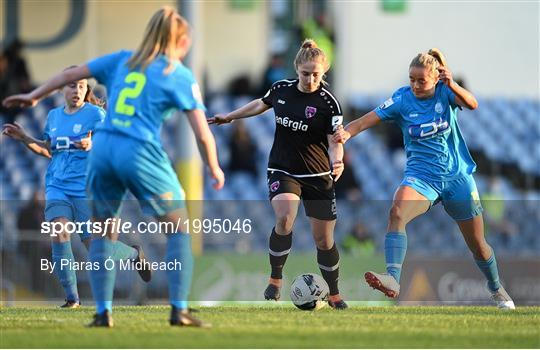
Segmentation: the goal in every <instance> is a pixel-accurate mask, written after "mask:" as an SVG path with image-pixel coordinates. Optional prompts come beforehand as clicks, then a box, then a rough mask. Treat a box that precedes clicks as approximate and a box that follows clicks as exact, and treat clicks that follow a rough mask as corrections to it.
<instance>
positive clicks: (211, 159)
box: [186, 109, 225, 190]
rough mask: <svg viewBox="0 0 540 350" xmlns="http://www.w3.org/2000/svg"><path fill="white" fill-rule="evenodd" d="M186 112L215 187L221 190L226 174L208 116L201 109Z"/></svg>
mask: <svg viewBox="0 0 540 350" xmlns="http://www.w3.org/2000/svg"><path fill="white" fill-rule="evenodd" d="M186 114H187V116H188V120H189V124H190V125H191V128H192V129H193V133H194V134H195V139H196V140H197V146H198V148H199V153H200V154H201V157H202V159H203V161H204V163H205V164H206V165H207V166H208V169H209V170H210V174H211V176H212V178H213V179H214V188H215V189H216V190H220V189H221V188H223V185H224V184H225V175H224V174H223V171H222V170H221V167H220V166H219V162H218V158H217V150H216V141H215V139H214V135H212V132H211V131H210V128H208V124H207V122H206V116H205V115H204V112H203V111H202V110H200V109H194V110H190V111H186Z"/></svg>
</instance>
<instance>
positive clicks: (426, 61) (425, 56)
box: [409, 48, 447, 76]
mask: <svg viewBox="0 0 540 350" xmlns="http://www.w3.org/2000/svg"><path fill="white" fill-rule="evenodd" d="M446 66H447V62H446V58H445V57H444V55H443V53H442V52H441V50H439V49H436V48H433V49H430V50H429V51H428V52H426V53H419V54H418V55H416V57H414V58H413V60H412V61H411V64H410V65H409V68H412V67H420V68H426V69H427V70H428V71H429V72H430V73H431V74H432V75H433V76H438V74H439V72H438V69H439V67H446Z"/></svg>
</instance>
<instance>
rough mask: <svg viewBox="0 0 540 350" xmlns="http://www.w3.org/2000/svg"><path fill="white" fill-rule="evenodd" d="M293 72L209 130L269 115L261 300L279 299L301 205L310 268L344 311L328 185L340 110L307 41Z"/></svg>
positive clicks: (336, 154)
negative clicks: (268, 214)
mask: <svg viewBox="0 0 540 350" xmlns="http://www.w3.org/2000/svg"><path fill="white" fill-rule="evenodd" d="M294 66H295V69H296V72H297V74H298V78H297V79H294V80H280V81H278V82H276V83H274V84H273V85H272V87H271V88H270V90H268V92H267V93H266V95H264V97H263V98H261V99H256V100H253V101H251V102H250V103H248V104H246V105H245V106H243V107H240V108H239V109H237V110H235V111H233V112H230V113H228V114H218V115H216V116H214V117H213V118H211V119H209V123H211V124H218V125H221V124H226V123H230V122H232V121H233V120H235V119H241V118H248V117H252V116H255V115H259V114H261V113H263V112H265V111H266V110H268V109H270V108H274V114H275V118H276V133H275V136H274V144H273V145H272V150H271V152H270V159H269V162H268V189H269V194H270V201H271V204H272V208H273V209H274V213H275V218H276V223H275V227H274V228H273V229H272V233H271V234H270V242H269V255H270V265H271V267H272V272H271V275H270V280H269V284H268V287H267V288H266V290H265V291H264V297H265V299H267V300H271V299H273V300H279V298H280V296H281V295H280V289H281V285H282V270H283V266H284V265H285V261H286V260H287V256H288V255H289V252H290V251H291V245H292V229H293V225H294V221H295V219H296V214H297V212H298V206H299V204H300V198H302V200H303V203H304V207H305V211H306V215H307V216H308V217H309V220H310V223H311V228H312V233H313V238H314V240H315V244H316V245H317V262H318V264H319V268H320V270H321V274H322V276H323V277H324V279H325V281H326V282H327V283H328V286H329V289H330V296H329V300H328V303H329V304H330V306H331V307H333V308H335V309H345V308H347V304H346V303H345V302H344V301H343V299H342V298H341V296H340V294H339V289H338V278H339V252H338V250H337V247H336V244H335V242H334V227H335V224H336V197H335V193H334V181H337V180H338V179H339V177H340V176H341V173H342V172H343V147H342V145H341V144H339V143H335V142H334V141H333V140H332V134H333V133H334V131H336V129H337V128H338V127H339V126H341V125H342V123H343V116H342V110H341V106H340V104H339V102H338V101H337V99H336V98H335V97H334V96H333V94H332V93H331V92H330V91H328V89H327V88H326V83H325V82H324V80H323V76H324V74H325V73H326V72H327V71H328V69H329V63H328V59H327V57H326V55H325V54H324V52H323V51H322V50H321V49H319V48H318V47H317V45H316V43H315V42H314V41H313V40H309V39H307V40H305V41H304V42H303V43H302V46H301V48H300V50H299V51H298V53H297V54H296V58H295V60H294Z"/></svg>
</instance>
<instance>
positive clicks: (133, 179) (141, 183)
mask: <svg viewBox="0 0 540 350" xmlns="http://www.w3.org/2000/svg"><path fill="white" fill-rule="evenodd" d="M92 141H93V145H92V150H91V151H90V154H89V156H88V178H87V186H88V193H89V196H90V199H91V203H92V210H93V214H94V217H95V218H97V219H106V218H109V217H115V216H118V213H119V211H120V209H121V204H122V200H123V199H124V198H125V195H126V193H127V190H129V191H130V192H131V193H133V195H134V196H135V197H136V198H137V199H138V200H139V204H140V205H141V208H142V211H143V213H144V214H146V215H151V216H154V217H156V216H163V215H165V214H167V213H169V212H171V211H174V210H177V209H179V208H184V207H185V194H184V190H183V189H182V187H181V186H180V183H179V182H178V178H177V176H176V173H175V172H174V170H173V168H172V166H171V162H170V161H169V157H168V156H167V154H166V153H165V152H164V151H163V149H161V147H159V146H157V145H154V144H152V143H149V142H143V141H141V140H137V139H135V138H132V137H129V136H125V135H122V134H119V133H110V132H105V131H101V132H97V133H96V135H95V136H94V138H93V140H92Z"/></svg>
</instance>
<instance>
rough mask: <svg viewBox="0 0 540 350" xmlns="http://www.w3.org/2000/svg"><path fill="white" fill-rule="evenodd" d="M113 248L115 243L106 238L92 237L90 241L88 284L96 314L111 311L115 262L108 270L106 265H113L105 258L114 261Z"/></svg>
mask: <svg viewBox="0 0 540 350" xmlns="http://www.w3.org/2000/svg"><path fill="white" fill-rule="evenodd" d="M114 248H115V243H113V242H111V240H110V239H108V238H99V239H93V240H92V243H90V253H89V260H90V262H91V263H92V267H93V268H92V270H90V286H91V287H92V294H93V295H94V300H95V301H96V311H97V313H98V314H100V313H103V312H104V311H105V310H109V313H112V300H113V292H114V282H115V279H116V262H115V264H114V268H113V269H111V270H108V269H107V267H108V268H110V267H111V266H113V265H112V264H111V263H110V262H107V263H106V260H107V259H109V258H110V260H109V261H114V260H113V253H114ZM94 267H96V269H94Z"/></svg>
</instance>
